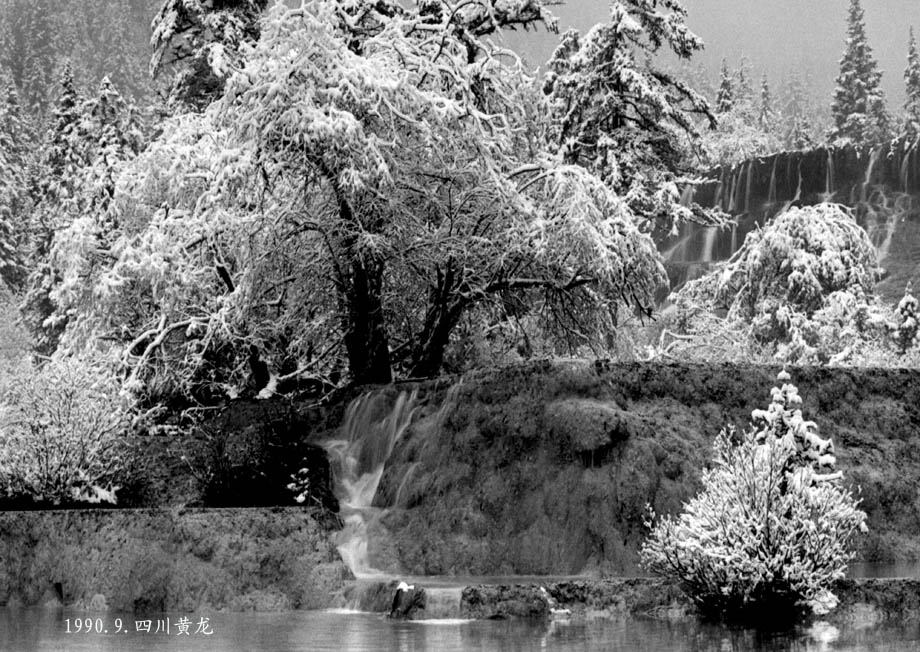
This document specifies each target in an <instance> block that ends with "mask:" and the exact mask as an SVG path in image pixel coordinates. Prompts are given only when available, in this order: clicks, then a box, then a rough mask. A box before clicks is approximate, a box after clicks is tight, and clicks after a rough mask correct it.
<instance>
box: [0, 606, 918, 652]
mask: <svg viewBox="0 0 920 652" xmlns="http://www.w3.org/2000/svg"><path fill="white" fill-rule="evenodd" d="M182 618H185V619H187V621H188V623H189V626H188V630H187V631H188V632H189V633H188V634H182V633H180V629H181V627H180V625H181V624H182V622H183V621H181V620H180V619H182ZM84 619H89V621H88V623H87V624H89V625H90V629H91V630H92V631H91V632H90V633H85V629H84V628H83V626H82V625H83V623H84V622H87V621H85V620H84ZM204 619H207V620H206V621H205V620H204ZM137 620H140V621H150V632H146V631H141V632H138V631H137V625H136V622H135V621H137ZM167 621H168V627H169V633H168V634H167V633H166V631H165V629H166V627H167ZM78 622H79V623H80V627H79V629H81V630H83V631H81V632H80V633H77V631H76V630H77V629H78V627H77V623H78ZM202 623H204V626H203V627H201V624H202ZM145 626H146V623H144V622H142V623H141V627H142V628H144V627H145ZM158 626H159V627H160V628H161V629H162V630H163V631H161V632H159V633H157V632H156V631H155V629H156V628H157V627H158ZM119 627H120V628H121V631H118V628H119ZM68 628H69V629H70V632H71V633H67V632H68ZM97 630H98V631H102V632H104V633H97ZM196 630H201V631H196ZM207 631H210V632H211V634H205V633H204V632H207ZM918 647H920V624H918V623H910V624H900V625H896V624H893V625H891V626H884V627H878V628H871V629H861V630H855V629H854V630H848V629H846V628H840V629H837V628H834V627H832V626H830V625H827V624H818V625H813V626H811V627H808V628H805V627H803V628H799V629H798V630H796V631H794V632H786V633H759V632H756V631H753V630H748V629H729V628H726V627H719V626H715V625H706V624H699V623H696V622H667V621H661V620H653V619H648V618H633V617H623V618H617V619H611V620H593V621H587V622H585V621H582V622H564V621H555V622H547V623H543V622H527V621H462V620H441V621H419V622H394V621H389V620H386V619H385V618H384V617H383V616H382V615H378V614H368V613H355V612H340V611H339V612H337V611H299V612H291V613H273V614H256V613H241V614H240V613H235V614H228V613H211V614H152V615H147V616H138V615H134V614H112V613H98V612H94V613H89V612H81V611H75V610H71V609H58V610H44V609H33V608H25V609H3V608H0V650H3V651H6V650H9V651H15V652H62V651H66V652H69V651H71V650H72V651H75V652H76V651H81V652H147V651H150V652H160V651H164V652H165V651H173V650H181V651H182V652H206V651H208V652H210V651H213V652H268V651H271V652H324V651H343V650H345V651H349V652H370V651H373V652H379V651H381V650H383V651H389V650H393V651H397V652H399V651H406V652H410V651H411V652H428V651H430V652H473V651H476V652H487V651H488V652H492V651H495V652H499V651H501V652H525V651H527V652H529V651H531V650H534V651H536V650H540V651H541V652H542V651H550V652H552V651H557V652H569V651H571V652H574V651H576V650H577V651H578V652H601V651H603V652H608V651H613V650H615V651H617V652H680V651H684V650H689V651H694V652H709V651H712V652H767V651H769V652H773V651H777V652H780V651H782V652H785V651H790V652H829V651H840V652H844V651H848V650H852V651H854V652H855V651H859V652H865V651H872V650H879V651H882V650H885V651H886V652H887V651H891V652H899V651H902V650H904V651H906V650H917V649H918Z"/></svg>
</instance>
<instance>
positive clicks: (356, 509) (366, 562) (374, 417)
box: [325, 390, 418, 579]
mask: <svg viewBox="0 0 920 652" xmlns="http://www.w3.org/2000/svg"><path fill="white" fill-rule="evenodd" d="M387 396H388V394H387V392H386V391H385V390H381V391H375V392H369V393H367V394H364V395H363V396H361V397H359V398H357V399H355V400H354V401H352V403H351V405H349V406H348V409H347V410H346V413H345V421H344V423H343V424H342V429H341V432H342V438H341V439H335V440H332V441H329V442H327V443H326V444H325V448H326V451H327V452H328V453H329V459H330V462H331V465H332V471H333V478H334V485H335V493H336V497H337V498H338V499H339V504H340V511H339V514H340V516H341V517H342V520H343V522H344V524H345V527H344V528H343V529H342V532H341V533H340V534H339V537H338V540H337V544H338V550H339V554H340V555H341V556H342V560H343V561H344V562H345V564H346V565H347V566H348V567H349V568H350V569H351V571H352V573H354V575H355V577H356V578H359V579H360V578H373V577H381V576H386V573H385V572H384V571H383V570H380V569H377V568H375V567H374V565H373V563H372V561H371V554H370V553H371V550H370V544H371V541H370V539H371V536H372V533H373V532H374V531H375V530H377V529H379V528H380V527H381V526H380V519H381V518H382V517H383V516H384V514H385V513H386V508H383V507H375V506H374V505H373V502H374V496H375V495H376V494H377V487H378V486H379V485H380V478H381V477H382V476H383V472H384V468H385V465H386V462H387V459H388V458H389V457H390V454H391V453H392V452H393V447H394V446H395V445H396V442H397V441H399V439H400V438H401V437H402V435H403V433H405V431H406V429H407V428H408V427H409V425H410V424H411V422H412V418H413V416H414V415H415V413H416V411H417V409H418V392H417V391H413V392H411V393H408V392H405V391H404V392H400V393H399V395H398V396H397V397H396V400H395V402H393V404H392V406H391V407H388V406H387Z"/></svg>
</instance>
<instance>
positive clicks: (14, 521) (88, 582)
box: [0, 508, 350, 611]
mask: <svg viewBox="0 0 920 652" xmlns="http://www.w3.org/2000/svg"><path fill="white" fill-rule="evenodd" d="M349 577H350V572H349V571H348V570H347V569H346V568H345V567H344V565H343V564H342V562H341V561H340V560H339V557H338V553H337V552H336V550H335V548H334V546H333V545H332V543H331V540H330V535H329V532H328V531H327V530H326V529H324V528H323V527H322V526H321V525H320V524H319V523H318V522H317V521H316V520H314V519H313V517H312V516H311V515H310V513H309V512H308V511H307V510H304V509H299V508H274V509H202V510H180V509H137V510H95V511H94V510H70V511H64V510H60V511H38V512H25V511H20V512H0V605H15V604H25V605H34V604H48V603H57V602H59V601H60V600H61V599H63V602H64V603H65V604H68V605H76V606H82V607H86V608H107V609H113V610H120V611H121V610H125V611H198V610H201V609H226V610H231V611H247V610H260V611H268V610H286V609H292V608H303V609H310V608H321V607H326V606H329V605H330V604H331V603H332V598H333V594H334V593H335V592H336V591H338V590H340V589H341V588H342V586H343V584H344V581H345V580H346V579H347V578H349ZM99 596H102V597H101V598H100V597H99Z"/></svg>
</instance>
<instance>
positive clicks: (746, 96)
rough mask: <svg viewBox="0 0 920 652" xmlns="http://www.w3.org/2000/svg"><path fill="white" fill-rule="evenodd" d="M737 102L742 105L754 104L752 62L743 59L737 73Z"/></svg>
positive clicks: (745, 58)
mask: <svg viewBox="0 0 920 652" xmlns="http://www.w3.org/2000/svg"><path fill="white" fill-rule="evenodd" d="M736 77H737V80H738V81H737V83H736V84H735V101H736V102H740V103H748V104H753V103H754V85H753V83H752V81H751V80H752V72H751V60H750V59H748V58H747V57H741V65H739V66H738V72H737V73H736Z"/></svg>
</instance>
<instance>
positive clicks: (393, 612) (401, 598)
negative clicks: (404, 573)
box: [387, 582, 426, 620]
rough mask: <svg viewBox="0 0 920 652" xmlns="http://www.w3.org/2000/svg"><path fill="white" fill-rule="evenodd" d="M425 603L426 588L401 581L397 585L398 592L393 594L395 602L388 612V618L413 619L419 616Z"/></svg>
mask: <svg viewBox="0 0 920 652" xmlns="http://www.w3.org/2000/svg"><path fill="white" fill-rule="evenodd" d="M425 604H426V595H425V589H423V588H421V587H416V586H414V585H412V584H406V583H405V582H400V583H399V584H398V585H397V586H396V592H395V593H394V594H393V602H392V604H391V605H390V612H389V614H387V618H394V619H396V620H413V619H415V618H417V617H418V615H419V612H423V611H424V610H425Z"/></svg>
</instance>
